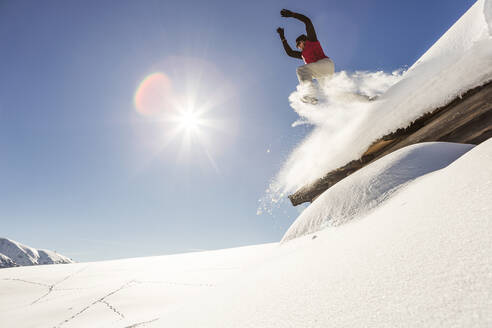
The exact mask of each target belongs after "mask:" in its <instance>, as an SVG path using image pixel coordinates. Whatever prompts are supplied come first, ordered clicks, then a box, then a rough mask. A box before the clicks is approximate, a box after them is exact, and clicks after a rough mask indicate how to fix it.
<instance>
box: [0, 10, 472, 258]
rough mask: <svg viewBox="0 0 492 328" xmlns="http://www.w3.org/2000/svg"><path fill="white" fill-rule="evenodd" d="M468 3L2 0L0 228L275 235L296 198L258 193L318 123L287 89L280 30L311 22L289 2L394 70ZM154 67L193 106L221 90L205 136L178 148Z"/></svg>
mask: <svg viewBox="0 0 492 328" xmlns="http://www.w3.org/2000/svg"><path fill="white" fill-rule="evenodd" d="M473 3H474V1H468V0H467V1H454V0H453V1H437V0H432V1H420V0H417V1H413V2H402V1H382V0H380V1H361V0H358V1H356V0H346V1H302V2H301V1H244V2H236V1H207V2H205V1H147V0H146V1H43V2H39V1H1V2H0V39H1V40H2V51H1V53H0V72H1V73H2V79H0V154H1V155H0V181H1V184H0V209H1V212H0V220H1V226H2V230H1V231H2V232H1V234H0V235H1V236H3V237H8V238H11V239H14V240H18V241H20V242H23V243H25V244H28V245H31V246H34V247H39V248H46V249H53V250H56V251H58V252H60V253H62V254H65V255H67V256H70V257H72V258H74V259H75V260H77V261H89V260H102V259H112V258H121V257H133V256H148V255H160V254H169V253H176V252H186V251H191V250H196V249H216V248H226V247H234V246H241V245H249V244H256V243H263V242H272V241H278V240H279V239H280V238H281V237H282V235H283V233H284V232H285V230H286V229H287V228H288V227H289V225H290V224H291V223H292V222H293V220H294V219H295V217H296V215H297V213H298V210H297V209H294V208H291V207H290V206H288V205H284V206H282V208H280V209H277V210H275V211H274V213H275V214H274V216H271V215H268V214H263V215H259V216H258V215H256V209H257V207H258V199H259V198H261V197H262V196H263V194H264V190H265V189H266V187H267V186H268V182H269V180H270V179H271V178H272V177H273V176H274V175H275V173H276V172H277V171H278V169H279V168H280V166H281V164H282V162H283V161H284V160H285V158H286V156H287V155H288V154H289V151H290V150H292V148H293V147H294V146H295V145H296V144H297V143H298V142H299V141H300V140H301V139H302V137H303V136H304V135H305V134H306V133H307V132H308V129H307V128H306V127H297V128H292V127H291V126H290V125H291V123H292V122H293V121H295V119H296V115H295V114H294V113H293V111H292V109H291V108H290V107H289V104H288V100H287V97H288V95H289V94H290V93H291V92H292V91H293V90H294V89H295V87H296V84H297V80H296V75H295V68H296V66H298V65H300V64H302V63H301V62H300V61H298V60H296V59H292V58H289V57H287V56H286V55H285V54H284V52H283V49H282V46H281V43H280V41H279V39H278V36H277V34H276V32H275V29H276V28H277V27H278V26H283V27H285V31H286V37H287V39H289V40H290V42H291V44H293V41H294V39H295V37H297V36H298V35H299V34H301V33H303V31H304V29H303V25H302V23H300V22H298V21H295V20H293V19H285V18H281V17H280V15H279V11H280V9H282V8H288V9H290V10H293V11H299V12H301V13H304V14H306V15H308V16H309V17H311V18H312V20H313V23H314V25H315V28H316V31H317V34H318V38H319V39H320V41H321V43H322V45H323V48H324V50H325V53H326V54H327V55H328V56H330V57H331V58H332V59H333V60H334V62H335V64H336V69H337V71H339V70H348V71H354V70H385V71H392V70H394V69H398V68H401V67H405V66H406V65H411V64H413V62H415V60H416V59H418V57H420V56H421V55H422V54H423V53H424V52H425V50H426V49H428V47H429V46H431V45H432V44H433V43H434V42H435V41H436V40H437V39H438V38H439V37H440V36H441V35H442V34H443V33H444V32H445V31H446V30H447V29H448V28H449V27H450V26H451V25H452V24H453V23H454V22H455V21H456V20H457V19H458V18H459V17H460V16H461V15H462V14H463V13H464V12H465V11H466V10H467V9H468V8H469V7H470V6H471V5H472V4H473ZM155 72H162V73H164V74H167V75H168V76H169V77H170V78H171V81H172V82H173V85H174V87H175V91H176V94H177V93H179V94H180V95H181V96H184V97H186V96H187V95H188V96H189V94H190V92H191V93H196V94H199V97H197V98H196V99H197V101H198V103H199V104H198V105H197V106H200V104H202V103H205V102H207V101H209V100H210V99H212V100H214V99H215V98H213V97H216V94H222V95H225V96H226V97H225V98H220V99H219V98H218V99H217V101H216V104H215V105H214V106H213V107H211V108H210V109H209V111H208V112H207V113H206V115H208V116H209V117H210V118H214V119H216V120H218V121H220V122H221V127H222V128H221V129H212V128H203V131H202V133H203V136H204V137H206V138H207V140H208V143H207V144H206V145H203V144H202V143H201V141H203V140H201V138H198V140H194V143H193V145H192V146H191V148H190V149H189V151H188V152H187V153H185V154H184V153H183V145H182V143H183V138H184V136H183V135H180V134H178V135H176V137H175V138H173V139H169V138H166V137H164V135H166V133H167V132H169V131H170V130H172V129H173V127H172V124H171V125H170V124H169V123H166V124H163V122H162V121H161V120H160V119H158V118H157V117H153V116H145V115H141V114H139V113H138V112H137V111H136V109H135V105H134V95H135V92H136V90H137V88H138V87H139V84H140V82H141V81H142V80H144V79H145V77H146V76H148V75H149V74H152V73H155ZM190 83H191V84H193V86H192V87H191V89H190V88H188V87H189V85H190ZM207 95H208V97H207ZM207 152H208V155H207Z"/></svg>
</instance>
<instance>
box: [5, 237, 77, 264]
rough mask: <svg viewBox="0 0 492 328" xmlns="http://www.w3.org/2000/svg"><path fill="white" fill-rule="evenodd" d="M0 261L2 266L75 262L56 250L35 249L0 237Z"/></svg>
mask: <svg viewBox="0 0 492 328" xmlns="http://www.w3.org/2000/svg"><path fill="white" fill-rule="evenodd" d="M0 261H1V262H0V263H1V264H0V267H2V266H3V267H9V266H24V265H35V264H58V263H72V262H73V261H72V260H71V259H69V258H68V257H65V256H63V255H60V254H58V253H56V252H53V251H48V250H42V249H34V248H32V247H29V246H25V245H22V244H21V243H18V242H16V241H13V240H10V239H7V238H0ZM9 264H10V265H9Z"/></svg>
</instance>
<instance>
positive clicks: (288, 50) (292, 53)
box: [277, 27, 302, 59]
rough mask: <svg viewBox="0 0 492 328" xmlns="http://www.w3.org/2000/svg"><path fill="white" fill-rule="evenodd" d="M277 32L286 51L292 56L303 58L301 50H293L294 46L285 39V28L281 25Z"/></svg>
mask: <svg viewBox="0 0 492 328" xmlns="http://www.w3.org/2000/svg"><path fill="white" fill-rule="evenodd" d="M277 33H278V35H279V36H280V40H282V45H283V46H284V49H285V52H286V53H287V55H289V56H290V57H294V58H299V59H302V55H301V52H300V51H295V50H292V48H291V47H290V46H289V43H288V42H287V40H286V39H285V35H284V29H283V28H281V27H279V28H278V29H277Z"/></svg>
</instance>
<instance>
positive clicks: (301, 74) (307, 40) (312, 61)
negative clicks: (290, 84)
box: [277, 9, 335, 104]
mask: <svg viewBox="0 0 492 328" xmlns="http://www.w3.org/2000/svg"><path fill="white" fill-rule="evenodd" d="M280 15H281V16H282V17H294V18H297V19H298V20H300V21H302V22H304V24H306V34H307V35H304V34H302V35H300V36H299V37H298V38H297V39H296V46H297V48H298V49H299V50H300V51H295V50H292V48H291V47H290V46H289V44H288V43H287V40H286V39H285V35H284V29H283V28H281V27H279V28H278V29H277V33H278V34H279V36H280V39H281V40H282V44H283V46H284V49H285V52H286V53H287V55H289V56H290V57H294V58H299V59H303V60H304V63H305V65H302V66H299V67H298V68H297V78H298V79H299V82H300V84H301V87H302V88H303V89H304V92H305V93H306V94H305V95H304V96H303V97H302V98H301V99H302V101H304V102H310V103H312V104H316V103H317V102H318V99H317V98H316V97H315V96H314V95H313V94H312V93H313V85H312V84H313V79H316V80H318V82H319V81H320V80H323V79H324V78H329V77H331V76H332V75H333V74H334V73H335V64H333V61H332V60H331V59H330V58H328V56H326V55H325V53H324V52H323V49H322V48H321V44H320V43H319V41H318V39H317V37H316V32H315V31H314V26H313V23H311V20H310V19H309V18H308V17H306V16H304V15H301V14H298V13H294V12H292V11H290V10H287V9H282V10H281V11H280Z"/></svg>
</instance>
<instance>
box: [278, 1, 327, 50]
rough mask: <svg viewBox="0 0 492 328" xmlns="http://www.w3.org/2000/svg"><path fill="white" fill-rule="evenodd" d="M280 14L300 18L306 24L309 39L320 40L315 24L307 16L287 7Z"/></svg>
mask: <svg viewBox="0 0 492 328" xmlns="http://www.w3.org/2000/svg"><path fill="white" fill-rule="evenodd" d="M280 15H282V17H293V18H296V19H298V20H300V21H301V22H303V23H304V24H306V34H307V35H306V36H307V39H308V40H309V41H313V42H316V41H318V38H317V37H316V32H315V31H314V25H313V23H312V22H311V20H310V19H309V18H308V17H307V16H304V15H302V14H298V13H295V12H293V11H290V10H287V9H282V10H281V11H280Z"/></svg>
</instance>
